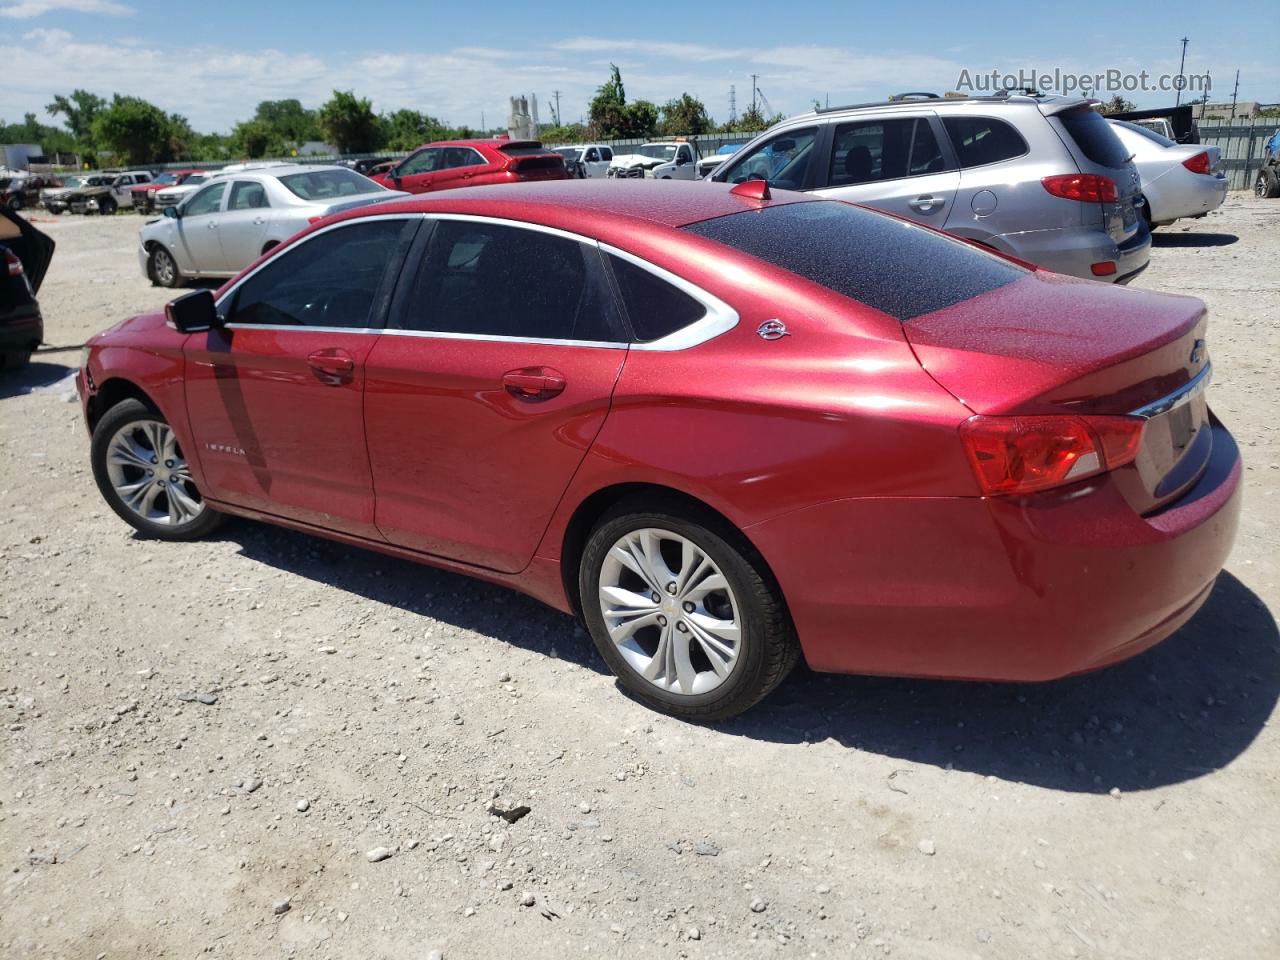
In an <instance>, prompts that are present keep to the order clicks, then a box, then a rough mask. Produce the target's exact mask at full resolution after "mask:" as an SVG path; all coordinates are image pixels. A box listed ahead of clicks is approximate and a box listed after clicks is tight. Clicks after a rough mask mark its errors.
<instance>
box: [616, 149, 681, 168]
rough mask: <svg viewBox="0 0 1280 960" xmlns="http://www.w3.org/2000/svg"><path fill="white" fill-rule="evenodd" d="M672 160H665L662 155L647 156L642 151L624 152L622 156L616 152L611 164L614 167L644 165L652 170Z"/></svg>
mask: <svg viewBox="0 0 1280 960" xmlns="http://www.w3.org/2000/svg"><path fill="white" fill-rule="evenodd" d="M670 162H671V161H670V160H664V159H662V157H646V156H645V155H644V154H642V153H624V154H622V155H621V156H619V155H618V154H616V153H615V154H614V155H613V160H612V161H610V164H609V165H610V166H612V167H644V168H645V169H646V170H650V169H652V168H654V167H660V166H662V164H664V163H670Z"/></svg>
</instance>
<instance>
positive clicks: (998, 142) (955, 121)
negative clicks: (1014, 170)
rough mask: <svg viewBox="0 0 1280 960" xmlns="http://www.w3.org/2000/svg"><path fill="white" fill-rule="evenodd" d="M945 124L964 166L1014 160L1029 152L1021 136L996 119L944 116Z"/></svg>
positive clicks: (979, 165)
mask: <svg viewBox="0 0 1280 960" xmlns="http://www.w3.org/2000/svg"><path fill="white" fill-rule="evenodd" d="M942 123H943V126H945V127H946V128H947V136H949V137H950V138H951V143H952V145H953V146H954V147H955V148H956V156H957V157H958V158H959V160H960V166H962V167H981V166H983V165H984V164H988V163H999V162H1000V161H1001V160H1011V159H1012V158H1014V157H1020V156H1022V155H1023V154H1024V153H1026V152H1027V149H1028V148H1027V141H1025V140H1023V139H1022V134H1020V133H1019V132H1018V131H1017V130H1015V129H1014V128H1013V127H1011V126H1009V124H1007V123H1005V122H1004V121H1003V120H996V119H995V118H994V117H944V118H943V120H942Z"/></svg>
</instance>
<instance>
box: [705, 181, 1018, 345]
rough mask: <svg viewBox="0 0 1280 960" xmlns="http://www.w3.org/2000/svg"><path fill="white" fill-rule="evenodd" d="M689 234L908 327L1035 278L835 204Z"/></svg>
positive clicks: (789, 207)
mask: <svg viewBox="0 0 1280 960" xmlns="http://www.w3.org/2000/svg"><path fill="white" fill-rule="evenodd" d="M683 229H685V230H688V231H689V232H690V233H696V234H698V235H699V236H703V237H706V238H707V239H709V240H715V241H717V242H719V243H723V244H725V245H726V246H729V247H733V248H734V249H736V250H740V251H742V252H743V253H747V254H750V255H751V256H753V257H758V258H759V259H761V260H764V261H766V262H767V263H771V264H773V265H774V266H776V267H781V268H782V269H783V270H787V271H790V272H791V273H793V274H795V275H796V276H799V277H803V278H804V279H806V280H810V281H812V282H814V283H817V284H821V285H822V286H824V287H826V288H827V289H828V290H833V291H835V292H836V293H839V294H843V295H844V296H846V297H849V298H851V299H853V300H857V301H858V302H859V303H865V304H867V305H868V306H871V307H874V308H875V309H877V310H881V311H883V312H884V313H887V314H889V315H890V316H891V317H896V318H897V319H898V320H901V321H906V320H910V319H911V318H912V317H918V316H920V315H921V314H925V313H930V312H932V311H934V310H939V309H941V308H942V307H947V306H950V305H951V304H953V303H959V302H960V301H961V300H968V299H970V298H971V297H976V296H978V295H979V294H982V293H986V292H987V291H989V290H994V289H996V288H997V287H1002V286H1004V285H1005V284H1008V283H1012V282H1013V281H1015V280H1018V279H1020V278H1022V277H1025V276H1027V271H1026V270H1024V269H1023V268H1022V267H1019V266H1016V265H1015V264H1013V263H1010V262H1009V261H1007V260H1003V259H1001V258H1000V257H997V256H995V255H994V254H990V253H984V252H983V251H980V250H978V249H976V248H974V247H972V246H970V245H969V244H967V243H964V242H963V241H960V240H956V239H954V238H952V237H949V236H946V235H945V234H943V233H939V232H937V231H935V230H925V229H922V228H921V227H918V226H916V225H915V224H910V223H904V222H903V221H901V220H897V219H895V218H893V217H886V216H885V215H884V214H880V213H876V212H874V211H872V210H867V209H864V208H862V207H855V206H853V205H851V204H847V203H840V202H837V201H834V200H821V201H814V202H806V203H787V204H783V205H782V206H773V207H765V208H763V209H761V210H754V211H751V212H750V213H736V214H730V215H729V216H725V217H716V218H715V219H712V220H703V221H701V222H699V223H692V224H689V225H688V226H687V227H684V228H683ZM921 264H928V265H929V268H928V269H927V270H921V269H920V265H921Z"/></svg>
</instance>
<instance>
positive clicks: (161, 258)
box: [151, 246, 182, 287]
mask: <svg viewBox="0 0 1280 960" xmlns="http://www.w3.org/2000/svg"><path fill="white" fill-rule="evenodd" d="M151 281H152V282H153V283H155V284H156V286H160V287H176V286H179V285H180V284H181V283H182V274H180V273H179V272H178V265H177V264H176V263H175V262H174V260H173V254H171V253H170V252H169V251H168V250H166V249H165V248H164V247H161V246H155V247H152V248H151Z"/></svg>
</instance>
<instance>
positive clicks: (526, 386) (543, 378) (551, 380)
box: [502, 367, 565, 402]
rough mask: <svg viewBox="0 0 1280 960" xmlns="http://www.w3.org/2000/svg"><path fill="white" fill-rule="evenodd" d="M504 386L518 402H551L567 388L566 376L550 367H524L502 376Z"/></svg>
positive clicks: (509, 371)
mask: <svg viewBox="0 0 1280 960" xmlns="http://www.w3.org/2000/svg"><path fill="white" fill-rule="evenodd" d="M502 385H503V386H504V387H506V388H507V393H509V394H511V395H512V396H513V397H515V398H516V399H517V400H527V401H531V402H532V401H538V400H550V399H551V398H552V397H554V396H556V395H557V394H560V393H563V392H564V388H565V379H564V374H563V373H561V372H560V371H559V370H553V369H551V368H550V367H522V368H520V369H519V370H508V371H507V372H506V373H504V374H503V375H502Z"/></svg>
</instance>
